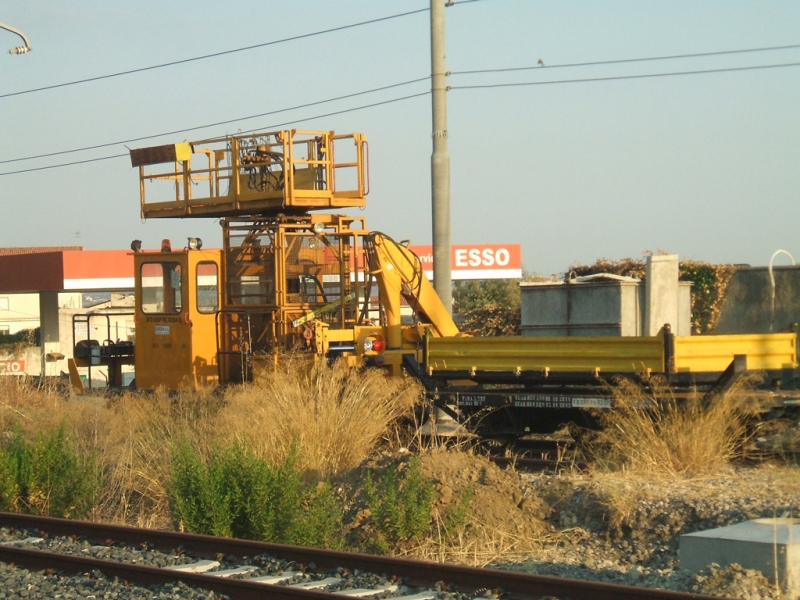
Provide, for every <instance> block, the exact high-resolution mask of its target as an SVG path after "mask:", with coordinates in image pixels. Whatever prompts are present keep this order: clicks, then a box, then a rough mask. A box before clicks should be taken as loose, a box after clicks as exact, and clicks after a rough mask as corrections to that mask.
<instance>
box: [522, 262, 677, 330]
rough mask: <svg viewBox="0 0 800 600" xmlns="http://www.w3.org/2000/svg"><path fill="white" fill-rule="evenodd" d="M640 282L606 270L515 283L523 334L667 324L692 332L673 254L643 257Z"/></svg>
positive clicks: (628, 328)
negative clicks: (563, 279)
mask: <svg viewBox="0 0 800 600" xmlns="http://www.w3.org/2000/svg"><path fill="white" fill-rule="evenodd" d="M647 274H648V277H647V278H646V280H645V281H642V280H640V279H636V278H633V277H622V276H620V275H614V274H611V273H598V274H595V275H588V276H585V277H574V278H571V279H570V280H568V281H567V282H560V281H554V282H543V283H539V282H534V283H522V284H520V292H521V297H522V324H521V330H522V335H523V336H528V337H550V336H609V337H616V336H622V337H630V336H651V335H656V334H657V333H658V331H659V330H660V329H661V327H663V326H664V324H666V323H669V325H670V326H671V327H672V331H673V333H676V334H677V335H690V334H691V287H692V284H691V282H683V281H678V257H677V256H676V255H668V256H656V257H648V261H647Z"/></svg>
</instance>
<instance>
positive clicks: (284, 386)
mask: <svg viewBox="0 0 800 600" xmlns="http://www.w3.org/2000/svg"><path fill="white" fill-rule="evenodd" d="M302 361H303V359H302V358H301V357H296V356H295V357H288V358H287V359H285V360H283V362H281V363H280V364H279V366H278V368H277V369H276V370H275V371H274V372H270V373H266V374H264V375H263V376H262V377H261V378H260V379H259V380H258V381H256V382H255V383H254V384H253V385H249V386H245V387H242V388H234V389H231V391H230V392H229V393H228V394H226V406H225V408H224V410H223V411H222V412H221V414H220V419H219V428H220V431H221V432H224V435H223V437H225V438H227V440H226V441H231V439H232V438H235V439H243V440H245V441H246V442H248V444H249V446H250V447H252V448H253V449H255V450H256V452H258V453H259V454H260V455H261V456H264V457H267V458H269V459H271V460H278V461H282V460H284V459H285V458H286V456H287V455H288V454H289V452H290V451H291V449H292V447H296V449H297V451H298V457H297V459H298V467H299V468H300V469H301V470H303V471H311V472H314V473H316V474H318V475H319V476H321V477H328V476H330V475H333V474H336V473H339V472H341V471H343V470H345V469H348V468H352V467H354V466H356V465H357V464H358V463H359V462H361V461H362V460H363V459H364V458H366V457H367V456H368V455H369V454H370V452H371V451H372V450H373V449H374V448H375V445H376V444H377V443H378V442H379V441H380V440H381V439H385V438H386V437H387V436H389V435H392V433H393V432H392V431H391V427H392V424H393V423H395V422H396V421H397V420H398V419H399V418H400V417H402V416H407V415H410V413H411V409H412V407H413V405H414V403H415V402H416V400H417V399H418V397H419V394H420V389H419V386H418V384H417V383H416V382H415V381H414V380H411V379H401V378H391V377H387V376H386V375H385V374H384V373H383V372H382V371H378V370H367V371H355V370H353V369H350V368H348V367H347V366H346V364H345V363H344V362H337V363H335V364H334V365H332V366H331V365H328V364H327V363H325V362H318V363H317V364H315V365H312V366H307V365H303V364H301V363H302ZM394 437H397V436H396V435H395V436H394Z"/></svg>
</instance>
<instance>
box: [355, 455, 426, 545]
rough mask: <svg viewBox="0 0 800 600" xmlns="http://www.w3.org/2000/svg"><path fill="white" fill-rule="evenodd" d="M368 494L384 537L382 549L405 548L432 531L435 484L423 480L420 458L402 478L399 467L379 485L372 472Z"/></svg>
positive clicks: (366, 486) (368, 477)
mask: <svg viewBox="0 0 800 600" xmlns="http://www.w3.org/2000/svg"><path fill="white" fill-rule="evenodd" d="M364 493H365V495H366V499H367V504H368V505H369V508H370V511H371V512H372V519H373V521H374V523H375V528H376V529H377V530H378V533H379V534H380V536H381V537H380V538H379V540H378V546H379V547H380V548H381V549H383V550H384V551H385V550H387V549H388V545H389V544H403V543H405V542H409V541H412V540H415V539H418V538H419V537H421V536H422V535H423V534H424V533H426V532H427V531H428V528H429V526H430V520H431V509H432V508H433V500H434V497H433V493H434V488H433V483H432V482H431V481H430V480H427V479H425V478H423V476H422V472H421V467H420V462H419V458H418V457H414V458H413V459H412V460H411V461H410V462H409V463H408V465H407V467H406V468H405V470H404V474H403V475H402V476H401V473H400V469H398V466H397V465H394V464H393V465H391V466H390V467H389V468H388V469H386V471H385V473H384V474H383V476H382V477H381V478H380V479H378V481H377V482H376V481H373V478H372V473H370V472H368V473H367V475H366V478H365V481H364Z"/></svg>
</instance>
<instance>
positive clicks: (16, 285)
mask: <svg viewBox="0 0 800 600" xmlns="http://www.w3.org/2000/svg"><path fill="white" fill-rule="evenodd" d="M72 248H77V249H71V250H57V251H51V250H46V249H43V248H36V249H31V248H24V249H23V248H16V249H15V248H4V249H2V250H4V251H6V252H1V253H0V293H26V292H48V291H54V292H66V291H82V290H132V289H133V287H134V281H133V254H132V253H131V252H130V250H83V249H82V248H81V247H80V246H75V247H72ZM10 250H28V251H27V252H10ZM30 250H33V251H30Z"/></svg>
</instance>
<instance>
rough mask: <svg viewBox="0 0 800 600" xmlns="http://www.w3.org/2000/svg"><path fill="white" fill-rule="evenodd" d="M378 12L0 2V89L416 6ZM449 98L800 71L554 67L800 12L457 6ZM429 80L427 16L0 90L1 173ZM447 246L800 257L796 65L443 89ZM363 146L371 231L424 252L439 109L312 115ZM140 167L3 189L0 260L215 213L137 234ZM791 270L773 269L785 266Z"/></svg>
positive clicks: (768, 32) (747, 31) (737, 39)
mask: <svg viewBox="0 0 800 600" xmlns="http://www.w3.org/2000/svg"><path fill="white" fill-rule="evenodd" d="M428 5H429V4H428V3H427V2H425V1H424V0H414V1H407V2H406V1H404V2H398V1H395V2H388V1H375V0H373V1H371V2H366V1H356V0H338V1H337V2H331V1H330V0H324V1H323V0H298V1H296V2H284V1H281V2H277V1H274V0H264V1H261V2H218V1H216V2H210V1H203V0H198V1H194V2H187V1H179V0H170V1H169V2H154V1H135V2H124V3H123V2H109V1H101V0H71V1H69V2H56V1H54V0H51V1H49V2H48V1H43V0H26V1H25V2H0V22H3V23H6V24H8V25H11V26H13V27H16V28H18V29H20V30H22V31H24V32H25V33H26V34H27V35H28V37H29V38H30V40H31V43H32V45H33V47H34V50H33V52H31V53H29V54H27V55H23V56H9V55H8V54H5V52H6V51H7V49H9V48H11V47H13V46H16V45H18V44H19V38H17V37H16V36H14V35H13V34H11V33H8V32H5V31H0V52H1V53H0V74H2V76H1V77H0V95H2V94H8V93H13V92H18V91H22V90H27V89H30V88H35V87H40V86H46V85H52V84H57V83H62V82H69V81H73V80H77V79H83V78H88V77H95V76H100V75H105V74H109V73H114V72H119V71H124V70H128V69H136V68H140V67H146V66H149V65H155V64H159V63H163V62H167V61H173V60H180V59H183V58H189V57H193V56H198V55H202V54H208V53H213V52H219V51H224V50H229V49H234V48H239V47H243V46H248V45H252V44H260V43H263V42H268V41H271V40H277V39H281V38H286V37H289V36H293V35H298V34H304V33H310V32H314V31H318V30H322V29H327V28H331V27H336V26H340V25H347V24H350V23H356V22H359V21H364V20H368V19H372V18H377V17H383V16H388V15H392V14H396V13H400V12H404V11H407V10H413V9H419V8H426V7H427V6H428ZM446 16H447V49H448V69H449V70H451V71H462V70H473V69H491V68H503V67H523V66H530V65H535V64H536V63H537V61H538V60H539V59H540V58H541V59H542V60H543V61H544V63H545V65H547V66H545V67H544V68H540V69H537V70H534V71H522V72H517V73H500V74H482V75H471V76H467V75H452V76H451V77H450V78H449V84H450V85H451V86H453V87H455V86H459V85H471V84H485V83H502V82H527V81H549V80H563V79H578V78H595V77H609V76H615V75H633V74H643V73H663V72H674V71H687V70H701V69H719V68H725V67H741V66H750V65H767V64H779V63H797V62H800V49H794V50H783V51H778V52H760V53H753V54H737V55H728V56H718V57H707V58H694V59H681V60H670V61H657V62H648V63H628V64H621V65H607V66H591V67H576V68H552V67H555V66H556V65H560V64H566V63H575V62H591V61H603V60H615V59H626V58H641V57H650V56H663V55H674V54H686V53H700V52H713V51H719V50H735V49H745V48H758V47H765V46H778V45H791V44H800V3H799V2H796V1H770V0H761V1H755V0H752V1H738V2H737V1H733V0H729V1H719V2H712V1H704V0H692V1H672V2H655V1H641V0H635V1H634V0H631V1H622V0H620V1H608V2H594V1H592V2H590V1H584V2H577V1H564V2H556V1H534V0H482V1H478V2H471V3H466V4H460V3H459V2H458V0H456V5H455V6H454V7H451V8H448V9H447V11H446ZM429 73H430V37H429V14H428V13H427V12H423V13H420V14H415V15H411V16H406V17H403V18H399V19H394V20H389V21H384V22H381V23H378V24H374V25H369V26H364V27H359V28H356V29H350V30H346V31H341V32H336V33H330V34H326V35H320V36H316V37H312V38H308V39H304V40H300V41H293V42H288V43H282V44H277V45H273V46H268V47H265V48H259V49H255V50H251V51H247V52H240V53H236V54H231V55H227V56H222V57H218V58H211V59H207V60H203V61H199V62H192V63H188V64H184V65H178V66H173V67H167V68H163V69H157V70H152V71H147V72H143V73H137V74H133V75H128V76H124V77H117V78H112V79H105V80H102V81H97V82H91V83H85V84H82V85H74V86H69V87H63V88H59V89H52V90H47V91H41V92H37V93H31V94H23V95H17V96H11V97H5V98H0V160H9V159H13V158H19V157H26V156H30V155H35V154H41V153H44V152H51V151H60V150H69V149H73V148H80V147H85V146H91V145H95V144H105V143H109V142H115V141H119V140H127V139H131V138H136V137H139V136H146V135H152V134H158V133H162V132H167V131H171V130H178V129H184V128H188V127H194V126H198V125H203V124H207V123H213V122H215V121H221V120H227V119H234V118H238V117H244V116H248V115H252V114H256V113H264V112H267V111H271V110H278V109H283V108H288V107H292V106H296V105H298V104H304V103H308V102H313V101H316V100H322V99H326V98H330V97H333V96H338V95H343V94H348V93H352V92H357V91H361V90H366V89H370V88H374V87H378V86H382V85H389V84H393V83H397V82H402V81H406V80H410V79H414V78H418V77H425V76H427V75H429ZM427 89H429V83H428V82H425V81H423V82H421V83H417V84H414V85H409V86H406V87H400V88H396V89H393V90H388V91H385V92H382V93H378V94H370V95H367V96H362V97H359V98H352V99H349V100H343V101H339V102H336V103H331V104H326V105H322V106H317V107H313V108H306V109H301V110H296V111H292V112H288V113H282V114H280V115H275V116H273V117H263V118H260V119H254V120H249V121H242V122H241V123H237V124H233V125H228V126H224V127H216V128H210V129H203V130H199V131H195V132H191V133H185V134H176V135H171V136H166V137H161V138H154V139H152V140H149V141H146V142H139V143H132V144H129V145H130V146H131V147H139V146H147V145H156V144H163V143H172V142H176V141H182V140H189V141H191V140H194V139H202V138H206V137H210V136H216V135H223V134H226V133H235V132H236V131H238V130H240V129H242V130H244V129H247V130H249V129H252V128H254V127H261V128H263V129H264V130H269V129H272V128H273V126H274V125H276V124H280V123H284V122H286V121H292V120H296V119H307V118H308V117H314V116H317V115H320V114H323V113H327V112H331V111H336V110H343V109H347V108H351V107H357V106H361V105H364V104H368V103H371V102H376V101H380V100H388V99H391V98H396V97H399V96H404V95H408V94H413V93H417V92H424V91H426V90H427ZM448 102H449V115H448V129H449V133H450V151H451V160H452V169H451V179H452V230H453V242H455V243H500V242H518V243H520V244H522V249H523V263H524V267H525V269H527V270H529V271H535V272H540V273H543V274H547V275H549V274H550V273H554V272H559V271H564V270H566V269H567V268H568V267H569V265H570V264H571V263H572V262H574V261H579V262H583V263H589V262H593V261H594V260H595V259H597V258H599V257H605V258H610V259H617V258H623V257H626V256H639V255H640V254H641V252H642V251H645V250H653V251H655V250H659V249H661V250H666V251H669V252H674V253H678V254H680V255H681V256H682V257H683V258H693V259H698V260H707V261H711V262H736V263H750V264H766V262H767V261H768V260H769V257H770V255H771V254H772V252H773V251H774V250H776V249H778V248H783V249H785V250H788V251H789V252H791V253H792V254H794V255H795V257H796V258H797V259H798V260H799V261H800V236H799V235H798V225H799V224H800V67H789V68H779V69H765V70H758V71H742V72H734V73H714V74H708V75H691V76H683V77H663V78H652V79H635V80H621V81H606V82H594V83H569V84H554V85H540V86H528V87H507V88H492V89H474V90H470V89H453V90H451V92H450V93H449V95H448ZM297 126H298V127H302V128H306V129H334V130H336V131H339V132H347V131H361V132H364V133H366V134H367V136H368V139H369V140H370V150H371V181H372V192H371V194H370V196H369V202H368V207H367V209H366V211H365V215H366V216H367V223H368V225H369V226H370V227H371V228H373V229H377V230H381V231H385V232H386V233H388V234H389V235H391V236H393V237H395V238H396V239H406V238H410V239H411V240H412V241H413V242H414V243H429V242H430V236H431V234H430V229H431V226H430V212H431V211H430V167H429V165H430V153H431V143H430V129H431V125H430V97H429V96H422V97H419V98H415V99H411V100H406V101H404V102H399V103H394V104H387V105H384V106H381V107H375V108H369V109H366V110H360V111H355V112H351V113H347V114H342V115H336V116H329V117H324V118H314V119H312V120H307V121H303V122H302V123H299V124H298V125H297ZM125 152H126V149H125V147H124V146H122V145H116V146H112V147H108V148H102V149H98V150H95V151H90V152H81V153H77V154H68V155H64V156H60V157H54V158H49V159H39V160H33V161H24V162H16V163H8V164H0V172H8V171H12V170H17V169H22V168H31V167H38V166H45V165H49V164H56V163H61V162H67V161H72V160H81V159H88V158H94V157H101V156H108V155H113V154H120V153H125ZM138 202H139V199H138V184H137V177H136V172H135V170H134V169H132V168H131V167H130V162H129V160H128V159H127V158H118V159H114V160H108V161H102V162H94V163H88V164H83V165H77V166H72V167H66V168H59V169H52V170H46V171H37V172H31V173H24V174H18V175H7V176H2V177H0V207H2V227H0V246H16V245H20V246H21V245H65V244H80V245H83V246H85V247H87V248H127V246H128V244H129V242H130V240H131V239H133V238H139V239H141V240H143V241H144V244H145V246H146V247H156V246H157V245H158V243H159V242H160V240H161V238H163V237H171V238H172V239H173V240H176V241H181V240H185V238H186V237H187V236H188V235H200V236H201V237H203V238H204V240H206V244H207V245H210V246H216V245H219V244H220V242H221V234H220V231H219V226H218V225H217V224H216V223H214V222H213V221H212V220H202V221H198V220H191V221H177V220H162V221H156V220H153V221H148V222H147V223H141V221H140V219H139V212H138V211H139V205H138ZM781 260H783V259H781Z"/></svg>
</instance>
